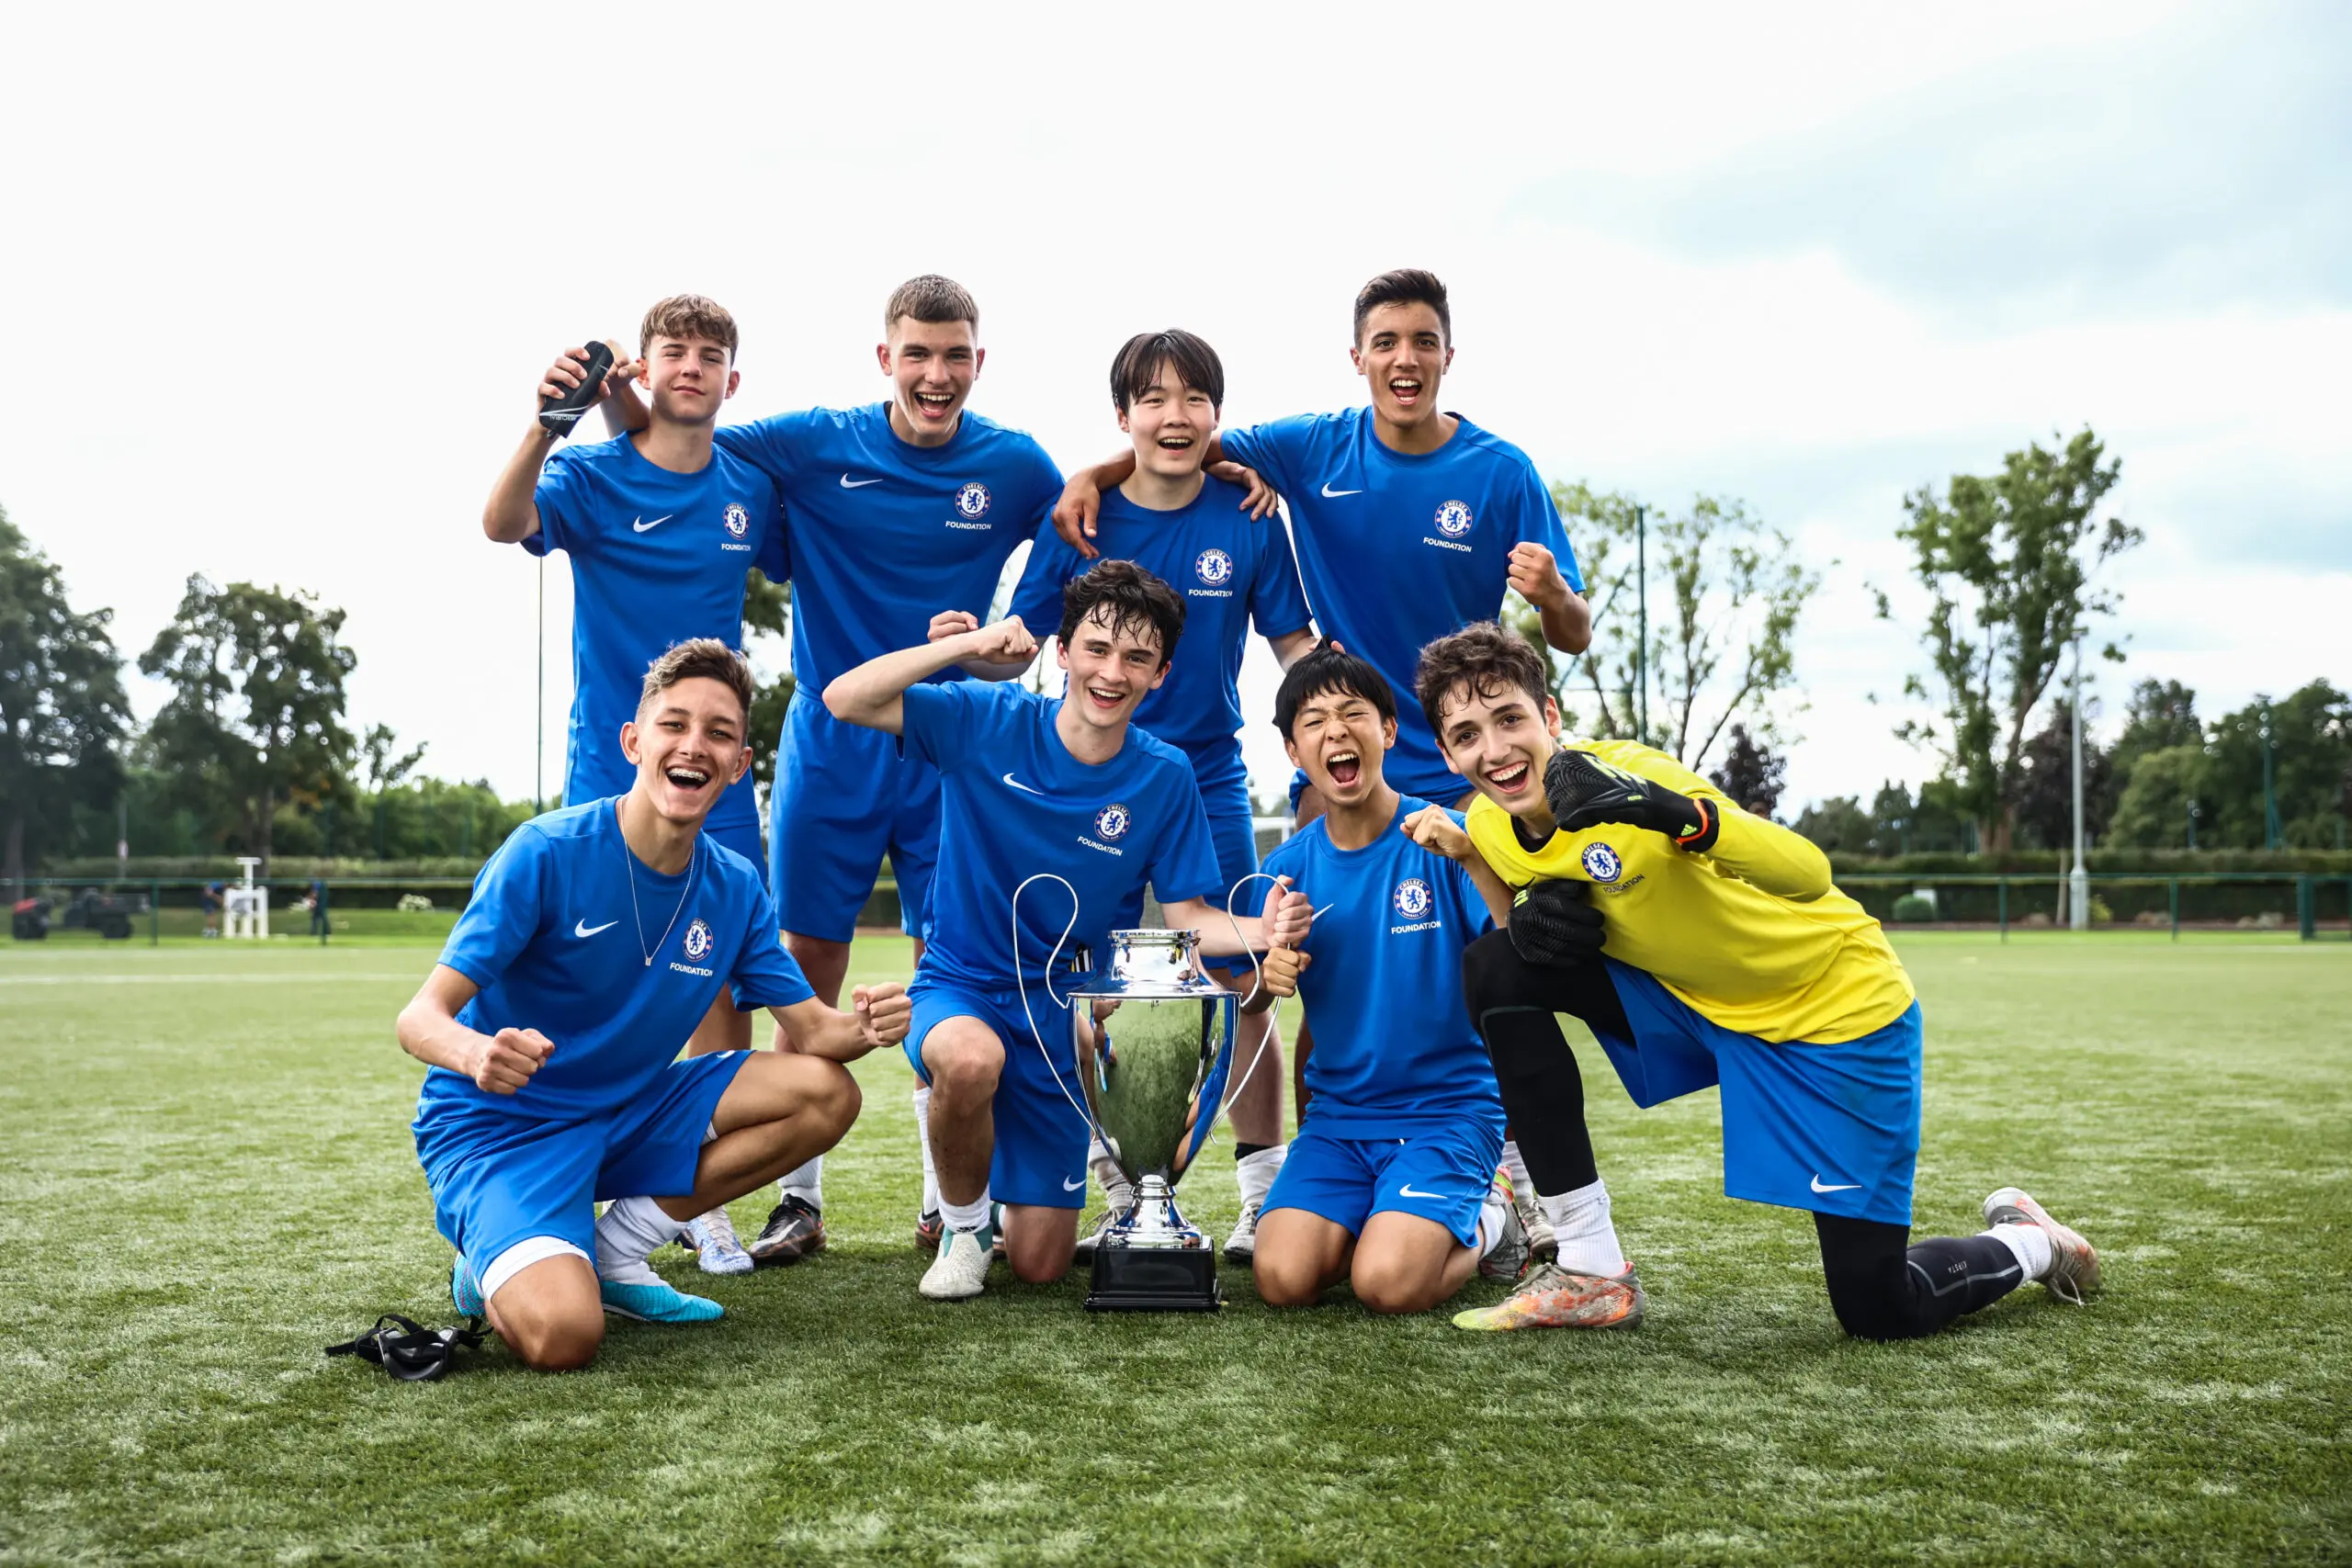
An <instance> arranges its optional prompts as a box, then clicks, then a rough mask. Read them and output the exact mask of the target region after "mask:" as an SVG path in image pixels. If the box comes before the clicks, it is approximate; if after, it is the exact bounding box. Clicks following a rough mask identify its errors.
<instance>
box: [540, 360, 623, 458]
mask: <svg viewBox="0 0 2352 1568" xmlns="http://www.w3.org/2000/svg"><path fill="white" fill-rule="evenodd" d="M612 367H613V347H612V344H607V343H594V342H592V343H591V344H589V345H588V363H587V364H585V365H583V366H582V367H580V385H578V386H577V387H574V388H572V389H571V390H570V391H568V392H566V393H564V394H563V396H561V397H560V398H541V399H540V400H539V423H541V424H543V425H545V426H546V427H547V428H548V429H549V430H551V431H553V432H555V434H558V435H569V434H571V427H572V426H573V425H575V424H578V423H580V416H581V415H582V414H583V413H586V412H588V411H589V409H590V408H591V407H593V406H594V403H595V401H596V400H597V399H598V398H600V397H602V396H604V394H605V373H606V372H607V371H609V370H611V369H612Z"/></svg>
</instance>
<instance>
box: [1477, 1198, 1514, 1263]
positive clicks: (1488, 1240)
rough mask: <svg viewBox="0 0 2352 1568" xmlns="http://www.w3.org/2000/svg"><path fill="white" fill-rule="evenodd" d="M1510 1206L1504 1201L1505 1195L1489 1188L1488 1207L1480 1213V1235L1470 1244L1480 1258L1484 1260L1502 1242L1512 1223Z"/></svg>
mask: <svg viewBox="0 0 2352 1568" xmlns="http://www.w3.org/2000/svg"><path fill="white" fill-rule="evenodd" d="M1509 1224H1510V1204H1508V1203H1506V1202H1504V1201H1503V1195H1502V1194H1501V1193H1499V1192H1498V1191H1496V1190H1493V1189H1492V1188H1488V1189H1487V1202H1486V1206H1485V1207H1484V1208H1482V1209H1480V1210H1479V1211H1478V1235H1477V1237H1476V1239H1475V1240H1474V1241H1472V1242H1471V1244H1470V1245H1471V1246H1472V1247H1476V1249H1477V1253H1478V1256H1479V1257H1481V1258H1484V1257H1486V1256H1487V1254H1488V1253H1489V1252H1492V1251H1493V1250H1494V1249H1495V1243H1497V1242H1498V1241H1500V1240H1502V1238H1503V1231H1504V1229H1505V1228H1506V1227H1507V1226H1508V1225H1509Z"/></svg>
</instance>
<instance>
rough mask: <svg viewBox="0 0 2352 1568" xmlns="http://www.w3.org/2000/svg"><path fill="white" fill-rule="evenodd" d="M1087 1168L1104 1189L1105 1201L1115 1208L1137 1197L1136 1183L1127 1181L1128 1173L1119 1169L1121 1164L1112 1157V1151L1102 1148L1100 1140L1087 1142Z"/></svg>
mask: <svg viewBox="0 0 2352 1568" xmlns="http://www.w3.org/2000/svg"><path fill="white" fill-rule="evenodd" d="M1086 1168H1087V1169H1088V1170H1090V1171H1091V1172H1092V1173H1093V1176H1094V1180H1095V1183H1096V1185H1098V1186H1100V1187H1101V1188H1102V1189H1103V1199H1104V1200H1105V1201H1107V1202H1109V1203H1110V1204H1111V1205H1113V1206H1114V1207H1115V1206H1117V1205H1119V1204H1122V1203H1125V1201H1127V1200H1128V1199H1130V1198H1133V1197H1134V1196H1135V1195H1136V1188H1135V1183H1134V1182H1132V1181H1129V1180H1128V1179H1127V1173H1126V1172H1125V1171H1124V1170H1121V1169H1120V1168H1119V1162H1118V1161H1117V1160H1114V1159H1113V1158H1112V1157H1111V1151H1110V1150H1109V1149H1107V1148H1105V1147H1103V1140H1102V1139H1100V1138H1089V1139H1088V1140H1087V1141H1086Z"/></svg>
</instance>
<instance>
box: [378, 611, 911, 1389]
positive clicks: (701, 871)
mask: <svg viewBox="0 0 2352 1568" xmlns="http://www.w3.org/2000/svg"><path fill="white" fill-rule="evenodd" d="M751 699H752V677H751V671H750V670H749V669H748V668H747V667H746V666H745V665H744V663H743V661H742V659H741V656H740V655H738V654H736V653H734V652H733V651H731V650H730V649H729V648H728V647H727V645H726V644H725V643H723V642H720V641H718V640H717V639H714V638H698V639H695V640H692V641H688V642H684V643H681V644H679V645H678V646H677V647H675V648H673V649H670V650H669V651H667V652H666V653H664V654H662V657H661V658H660V659H658V660H655V661H654V663H653V667H652V669H651V670H650V671H648V673H647V674H646V676H645V680H644V684H643V694H642V697H641V700H640V702H639V706H638V709H637V713H636V716H635V717H634V718H633V719H632V720H630V721H629V722H628V723H627V724H626V725H624V726H623V727H622V729H621V735H620V740H621V746H622V749H623V750H624V753H625V754H626V755H627V756H628V759H629V761H630V762H631V763H632V765H634V766H635V768H636V769H637V775H636V778H635V780H634V782H633V783H632V784H631V785H630V788H629V791H628V794H626V795H620V796H617V797H614V798H606V799H594V800H587V801H582V802H580V803H578V804H575V805H571V806H568V807H564V808H563V809H561V810H558V811H553V812H549V813H548V815H546V816H544V817H538V818H533V819H532V820H531V821H529V822H526V823H525V824H524V825H523V826H522V827H520V828H518V829H515V832H514V833H513V834H512V835H511V836H510V837H509V838H508V839H507V840H506V841H505V842H504V843H503V844H502V845H500V846H499V849H498V852H497V853H496V854H494V855H492V857H491V860H490V863H489V864H487V865H485V866H484V867H483V868H482V872H481V877H480V878H479V879H478V880H477V881H476V882H475V885H474V896H473V898H472V901H471V902H469V904H468V905H467V906H466V908H465V911H464V913H463V914H461V915H459V916H458V923H457V926H456V928H455V929H454V930H453V931H451V932H450V935H449V941H448V944H447V946H446V947H445V948H444V949H443V950H442V953H441V962H440V963H439V964H437V965H435V968H434V971H433V973H432V975H431V976H429V977H428V978H427V979H426V980H425V982H424V987H423V988H421V989H420V990H419V991H418V992H417V994H416V997H415V998H414V999H413V1000H412V1001H411V1002H410V1003H409V1004H408V1006H407V1007H406V1008H405V1009H404V1010H402V1011H401V1015H400V1021H399V1025H398V1030H399V1036H400V1043H401V1047H402V1048H403V1049H404V1050H406V1051H407V1052H408V1053H409V1055H413V1056H414V1057H416V1058H417V1059H418V1060H420V1061H422V1062H424V1063H426V1064H427V1065H428V1066H430V1068H431V1071H429V1072H427V1073H426V1074H425V1077H424V1089H423V1091H422V1092H421V1093H420V1094H419V1095H418V1097H417V1110H416V1122H415V1127H414V1132H415V1135H416V1153H417V1158H418V1160H419V1161H420V1162H421V1163H422V1164H423V1165H424V1174H425V1179H426V1181H427V1182H428V1183H429V1184H430V1185H431V1188H432V1191H433V1202H434V1211H435V1224H436V1225H437V1226H438V1228H439V1229H440V1231H441V1234H442V1235H445V1236H447V1237H448V1238H449V1241H450V1242H451V1244H452V1245H454V1246H455V1247H457V1248H458V1260H457V1263H456V1265H455V1267H454V1268H453V1269H452V1270H451V1273H450V1280H449V1292H450V1295H451V1297H452V1298H453V1299H454V1300H455V1302H456V1303H457V1306H458V1311H460V1312H464V1313H469V1314H475V1313H486V1314H487V1315H488V1316H489V1318H490V1321H491V1323H492V1325H493V1326H495V1327H496V1328H497V1330H498V1332H499V1335H500V1337H502V1338H503V1339H504V1340H505V1341H506V1343H507V1344H508V1345H509V1346H511V1347H512V1348H514V1350H515V1353H516V1354H517V1355H519V1356H521V1357H522V1358H523V1359H524V1360H525V1361H526V1362H527V1363H528V1364H530V1365H531V1366H533V1367H537V1368H539V1369H541V1370H544V1371H560V1370H564V1369H568V1368H573V1367H580V1366H584V1365H586V1364H587V1362H588V1360H589V1359H590V1358H591V1357H593V1356H594V1354H595V1352H596V1347H597V1345H598V1343H599V1342H600V1341H601V1340H602V1338H603V1337H604V1320H605V1314H614V1315H616V1316H622V1317H631V1318H639V1319H643V1320H646V1321H650V1322H655V1323H699V1322H704V1321H707V1320H708V1319H710V1318H715V1317H717V1316H718V1315H719V1314H720V1309H719V1307H718V1303H715V1302H711V1301H707V1300H705V1299H704V1298H702V1297H699V1296H690V1295H685V1294H683V1293H681V1292H678V1291H676V1290H673V1289H672V1288H671V1287H670V1286H669V1285H668V1284H666V1283H664V1282H663V1281H662V1280H661V1279H660V1278H659V1277H658V1276H657V1275H655V1274H654V1272H653V1271H652V1269H650V1268H648V1267H647V1265H646V1258H647V1256H648V1255H649V1254H650V1252H651V1251H652V1250H653V1248H655V1247H659V1246H661V1245H662V1244H663V1243H664V1242H667V1241H668V1240H670V1239H671V1238H672V1237H673V1236H674V1235H676V1234H677V1231H678V1227H679V1225H680V1224H681V1223H683V1222H684V1221H685V1220H686V1219H688V1218H690V1217H692V1216H693V1215H695V1214H699V1213H704V1212H706V1211H707V1210H709V1209H712V1208H715V1207H717V1206H718V1205H720V1204H723V1203H725V1202H726V1201H728V1200H729V1199H731V1198H735V1197H739V1196H741V1194H743V1193H745V1192H749V1191H752V1190H754V1189H756V1188H757V1187H759V1186H760V1185H762V1184H763V1183H764V1182H768V1181H772V1180H774V1179H775V1178H776V1176H777V1175H779V1174H780V1173H781V1172H783V1171H786V1170H788V1169H790V1168H793V1167H794V1166H796V1165H797V1164H799V1163H800V1162H801V1161H803V1160H806V1159H808V1158H809V1157H811V1156H814V1155H816V1154H818V1153H820V1151H822V1150H824V1149H826V1148H829V1147H831V1145H833V1144H834V1143H836V1142H837V1141H839V1139H840V1138H841V1135H842V1133H843V1132H845V1131H847V1129H848V1127H849V1124H850V1122H851V1121H852V1120H853V1119H854V1118H855V1116H856V1114H857V1105H858V1094H857V1085H856V1084H855V1082H854V1080H852V1078H851V1077H850V1076H849V1074H848V1072H847V1071H845V1070H844V1069H843V1067H842V1063H844V1062H848V1061H852V1060H854V1059H855V1058H856V1057H858V1056H861V1055H865V1053H866V1052H867V1051H869V1050H872V1049H873V1048H874V1047H876V1046H877V1045H888V1044H893V1043H897V1042H898V1041H899V1040H902V1039H904V1038H905V1036H906V1032H907V1023H908V1019H909V1016H910V1003H909V1002H908V1000H907V998H906V996H905V994H904V993H903V991H902V990H901V988H900V987H897V986H875V987H863V986H862V987H858V989H857V991H856V993H855V995H854V1010H853V1011H852V1012H848V1013H840V1012H835V1011H834V1010H832V1009H831V1008H829V1007H827V1006H826V1005H825V1004H824V1003H822V1002H820V1001H818V1000H817V999H816V998H814V997H813V996H812V995H811V994H810V992H809V986H808V983H807V981H805V980H804V979H803V978H802V977H801V974H800V970H799V966H798V965H797V964H794V963H793V961H792V956H791V954H789V953H786V951H785V950H784V948H783V947H782V946H781V944H779V943H778V942H777V941H776V936H775V930H776V927H775V902H774V900H773V899H771V898H770V897H769V896H768V893H767V889H766V887H765V886H764V885H763V882H762V879H761V876H760V871H759V867H758V866H757V865H756V864H755V863H752V862H751V861H749V860H747V859H745V858H744V857H743V856H741V855H740V854H738V853H736V852H734V851H733V850H731V849H728V848H726V847H725V846H724V845H722V844H720V843H719V842H718V840H717V838H716V836H715V835H711V834H707V833H706V832H704V830H703V829H704V827H705V824H706V822H707V819H708V818H709V817H710V814H711V812H712V811H713V810H714V809H715V808H716V807H718V803H719V802H720V801H721V800H722V799H724V798H725V795H726V793H727V791H728V789H729V786H730V785H732V784H736V783H738V782H740V781H741V778H742V776H743V773H744V772H745V771H746V769H747V768H748V767H749V765H750V761H751V753H750V751H749V750H748V749H747V748H746V747H745V745H744V742H743V728H744V721H745V718H746V716H747V715H748V714H749V712H750V708H751ZM722 992H725V993H731V999H732V1002H733V1005H735V1006H736V1007H738V1008H746V1009H747V1008H754V1007H764V1008H766V1009H768V1010H769V1011H770V1012H771V1013H773V1014H774V1015H775V1019H776V1021H777V1023H778V1025H779V1026H780V1027H781V1028H782V1029H783V1030H784V1032H785V1033H786V1037H787V1039H788V1040H789V1042H790V1044H791V1048H790V1049H789V1050H784V1051H775V1052H756V1053H755V1052H750V1051H725V1052H718V1053H712V1054H706V1055H698V1056H689V1057H686V1058H685V1059H684V1060H683V1061H681V1060H677V1059H676V1058H677V1056H678V1050H679V1047H680V1046H682V1045H684V1043H685V1042H686V1037H687V1036H688V1035H689V1034H691V1033H692V1032H694V1029H695V1022H696V1021H698V1020H700V1019H701V1018H702V1017H703V1016H704V1015H705V1014H706V1013H707V1012H708V1011H709V1010H710V1009H711V1007H712V1006H713V1004H714V1003H715V1002H716V1001H717V1000H718V998H719V997H720V995H721V994H722ZM601 1199H611V1200H613V1202H612V1205H611V1207H610V1208H608V1209H607V1210H606V1211H605V1214H604V1216H603V1217H602V1218H601V1219H600V1218H598V1217H597V1215H596V1213H595V1209H594V1204H595V1202H596V1201H598V1200H601Z"/></svg>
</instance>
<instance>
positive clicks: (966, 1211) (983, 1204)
mask: <svg viewBox="0 0 2352 1568" xmlns="http://www.w3.org/2000/svg"><path fill="white" fill-rule="evenodd" d="M939 1213H940V1217H941V1218H943V1219H944V1220H945V1221H946V1222H947V1228H948V1229H949V1230H951V1231H982V1230H986V1229H988V1225H989V1190H988V1189H987V1188H985V1187H983V1188H981V1189H980V1195H979V1196H978V1197H977V1198H975V1199H973V1200H972V1201H970V1202H968V1203H951V1202H949V1201H947V1200H946V1199H945V1198H944V1197H942V1198H941V1199H940V1201H939Z"/></svg>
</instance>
